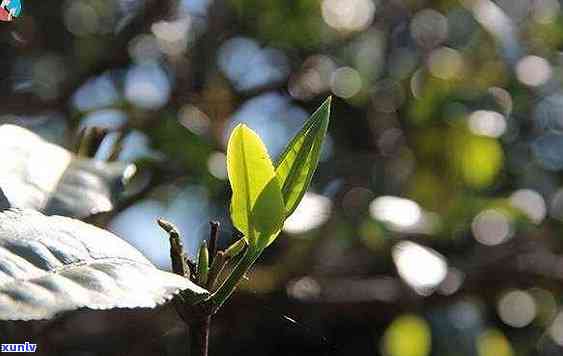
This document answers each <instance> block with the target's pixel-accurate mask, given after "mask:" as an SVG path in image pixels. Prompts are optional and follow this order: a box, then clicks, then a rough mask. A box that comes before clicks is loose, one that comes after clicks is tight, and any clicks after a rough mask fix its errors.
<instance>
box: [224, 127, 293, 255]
mask: <svg viewBox="0 0 563 356" xmlns="http://www.w3.org/2000/svg"><path fill="white" fill-rule="evenodd" d="M227 173H228V176H229V182H230V184H231V189H232V191H233V196H232V199H231V220H232V221H233V225H234V226H235V227H236V228H237V229H238V230H239V231H240V232H242V233H243V234H244V236H245V239H246V240H247V241H248V244H249V246H250V248H252V249H253V250H256V251H258V250H262V249H264V248H265V247H267V246H268V245H269V244H270V243H271V242H272V241H273V240H274V239H275V238H276V236H277V235H278V234H279V232H280V231H281V228H282V226H283V220H284V218H285V207H284V202H283V197H282V193H281V189H280V185H279V183H278V180H277V178H276V174H275V171H274V166H273V163H272V161H271V159H270V157H269V155H268V151H267V149H266V146H265V145H264V143H263V142H262V140H261V139H260V137H259V136H258V135H257V134H256V133H255V132H254V131H252V130H251V129H250V128H248V127H247V126H246V125H244V124H239V125H238V126H236V127H235V129H234V130H233V132H232V133H231V136H230V138H229V142H228V144H227Z"/></svg>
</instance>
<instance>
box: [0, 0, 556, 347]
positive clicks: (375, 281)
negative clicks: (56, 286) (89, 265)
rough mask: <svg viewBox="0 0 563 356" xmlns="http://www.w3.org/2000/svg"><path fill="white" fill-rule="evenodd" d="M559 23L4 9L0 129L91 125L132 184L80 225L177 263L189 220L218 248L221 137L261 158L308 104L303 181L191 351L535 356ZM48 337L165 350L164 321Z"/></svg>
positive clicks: (211, 0)
mask: <svg viewBox="0 0 563 356" xmlns="http://www.w3.org/2000/svg"><path fill="white" fill-rule="evenodd" d="M562 14H563V13H562V12H561V3H560V1H559V0H499V1H490V0H460V1H453V0H435V1H430V0H428V1H425V0H346V1H344V0H291V1H290V0H178V1H177V0H65V1H58V0H57V1H55V0H41V1H39V0H26V1H25V3H24V11H23V16H22V17H21V18H18V19H17V20H16V21H13V22H12V23H0V43H1V47H2V49H1V50H0V51H1V53H2V56H1V57H0V64H1V65H0V94H1V95H0V114H1V116H0V122H2V123H15V124H18V125H22V126H25V127H27V128H29V129H31V130H33V131H35V132H36V133H38V134H40V135H41V136H42V137H44V138H45V139H47V140H49V141H51V142H54V143H57V144H60V145H62V146H65V147H67V148H71V149H72V148H73V147H75V145H76V137H77V134H78V133H79V132H80V131H81V130H84V129H85V128H87V127H94V126H95V127H101V128H103V129H105V130H106V132H107V134H106V135H103V137H102V138H101V139H100V141H99V147H97V150H96V152H95V157H96V158H97V159H100V160H104V159H108V158H110V157H111V158H112V159H113V158H117V159H118V160H121V161H126V162H133V163H135V164H136V165H137V174H136V176H135V177H134V178H133V180H132V181H131V183H130V184H129V186H128V187H127V190H126V191H125V193H124V194H123V195H122V197H121V200H120V203H119V204H118V205H117V209H116V210H115V211H114V212H113V213H112V214H110V215H109V216H105V217H104V218H103V219H99V220H97V223H99V224H102V225H104V226H106V227H107V228H108V229H110V230H112V231H114V232H115V233H116V234H118V235H119V236H121V237H123V238H124V239H126V240H128V241H129V242H130V243H131V244H133V245H134V246H136V247H137V248H139V249H140V250H141V251H143V253H144V254H145V255H146V256H148V257H149V258H150V259H151V260H152V261H153V262H154V263H155V264H157V265H159V266H160V267H162V268H169V259H168V242H167V239H166V238H165V236H164V234H163V232H162V231H161V230H160V229H159V228H158V227H157V225H156V224H155V219H156V218H157V217H161V216H162V217H165V218H167V219H169V220H170V221H173V222H174V223H175V224H177V226H178V227H179V228H180V230H181V231H182V232H183V234H184V236H183V238H184V245H185V247H186V249H187V250H188V253H189V254H190V255H191V256H195V254H196V248H197V246H198V245H199V243H200V241H201V240H203V239H206V238H207V235H208V226H209V225H208V222H209V220H218V221H220V222H221V224H222V233H221V246H223V247H224V246H227V244H228V243H229V242H231V241H233V240H232V239H233V234H234V233H235V232H234V231H233V228H232V225H231V223H230V221H229V218H228V202H229V198H230V191H229V185H228V180H227V178H226V168H225V144H226V139H227V138H228V135H229V133H230V130H231V129H232V128H233V127H234V126H235V125H236V124H237V123H239V122H244V123H246V124H247V125H248V126H250V127H251V128H253V129H254V130H256V131H257V132H258V133H259V134H260V135H261V137H262V138H263V140H264V141H265V143H266V145H267V146H268V148H269V150H270V153H271V155H272V157H273V158H274V159H275V158H276V157H277V155H278V154H279V153H280V151H281V150H282V149H283V147H284V145H285V143H286V142H287V141H288V140H289V138H290V137H291V136H292V135H293V134H295V133H296V132H297V131H298V129H299V127H300V126H301V125H302V124H303V122H304V121H305V120H306V119H307V118H308V116H309V115H310V114H311V113H312V112H313V111H314V110H315V109H316V107H318V105H319V104H320V103H321V102H322V101H323V100H324V99H325V98H326V97H327V96H329V95H332V96H333V113H332V116H331V124H330V128H329V135H328V137H327V140H326V144H325V146H324V149H323V154H322V158H321V163H320V166H319V169H318V171H317V173H316V175H315V177H314V180H313V184H312V187H311V190H310V192H309V193H308V194H307V195H306V196H305V199H304V200H303V202H302V204H301V206H300V207H299V209H298V210H297V211H296V212H295V214H294V215H293V216H292V217H291V218H290V219H289V220H288V221H287V223H286V225H285V227H284V232H283V233H282V235H281V236H280V237H279V238H278V240H277V241H276V243H275V244H273V245H272V246H271V248H270V249H268V251H267V252H266V254H265V255H264V256H263V258H261V259H260V261H259V264H258V265H257V266H256V267H255V268H254V269H253V271H252V272H251V273H250V274H249V275H248V280H246V281H245V282H244V283H243V285H242V286H241V288H240V289H239V292H238V293H237V294H236V295H235V297H234V298H233V299H232V300H231V301H230V302H229V304H228V305H227V306H226V307H225V309H224V310H222V311H221V312H220V313H219V315H218V316H217V317H216V318H215V319H214V323H213V330H212V340H211V355H385V356H430V355H434V356H449V355H459V356H464V355H467V356H472V355H478V356H517V355H559V354H561V353H562V352H563V309H562V307H561V303H562V302H563V299H562V297H563V288H562V286H563V239H562V233H563V229H562V227H563V225H562V221H563V187H562V183H563V180H562V178H563V176H562V174H561V170H562V169H563V90H562V88H561V80H562V78H563V52H561V50H562V48H563V16H562ZM116 145H117V146H118V147H119V150H118V151H117V154H116V151H115V149H114V148H115V147H116ZM45 164H49V163H48V162H45ZM163 315H164V316H163ZM85 320H88V321H87V322H86V321H85ZM48 325H49V327H48V328H49V329H53V330H54V327H57V328H58V329H57V331H56V332H53V333H52V334H50V336H49V337H48V339H49V340H50V341H51V342H52V344H53V345H55V346H53V347H54V348H55V349H57V350H58V351H57V352H58V354H60V355H97V354H119V355H144V354H147V355H148V354H151V355H152V354H155V355H157V354H159V355H176V354H178V355H180V354H183V353H182V352H183V351H182V350H183V348H184V347H185V342H186V340H185V338H186V337H185V334H184V333H183V330H182V328H183V326H182V323H181V322H180V320H179V319H178V318H177V317H176V316H175V315H174V313H173V311H168V312H167V311H145V312H136V311H120V312H112V313H95V312H85V313H84V314H81V315H75V316H74V317H73V318H65V319H62V321H55V322H54V324H48ZM25 327H29V328H31V329H26V330H36V329H35V328H36V327H35V326H29V325H26V326H25Z"/></svg>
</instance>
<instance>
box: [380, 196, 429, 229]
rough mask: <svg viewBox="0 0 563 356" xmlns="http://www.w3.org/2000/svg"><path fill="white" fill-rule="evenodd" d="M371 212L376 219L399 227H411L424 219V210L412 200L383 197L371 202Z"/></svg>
mask: <svg viewBox="0 0 563 356" xmlns="http://www.w3.org/2000/svg"><path fill="white" fill-rule="evenodd" d="M369 212H370V214H371V216H372V217H373V218H374V219H377V220H381V221H383V222H387V223H390V224H392V225H395V226H397V227H402V228H407V227H411V226H413V225H415V224H417V223H418V222H420V220H421V218H422V209H420V206H419V205H418V204H417V203H415V202H414V201H412V200H409V199H404V198H399V197H393V196H382V197H379V198H377V199H375V200H374V201H372V202H371V204H370V206H369Z"/></svg>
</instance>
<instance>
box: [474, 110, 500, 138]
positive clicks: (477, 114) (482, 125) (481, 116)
mask: <svg viewBox="0 0 563 356" xmlns="http://www.w3.org/2000/svg"><path fill="white" fill-rule="evenodd" d="M468 125H469V130H471V132H473V133H474V134H476V135H481V136H488V137H494V138H496V137H500V136H502V134H503V133H504V132H505V131H506V120H505V119H504V115H502V114H500V113H498V112H496V111H490V110H477V111H474V112H473V113H472V114H471V115H469V119H468Z"/></svg>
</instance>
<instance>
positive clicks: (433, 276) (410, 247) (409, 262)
mask: <svg viewBox="0 0 563 356" xmlns="http://www.w3.org/2000/svg"><path fill="white" fill-rule="evenodd" d="M392 256H393V262H395V265H396V266H397V270H398V272H399V275H400V276H401V278H402V279H403V280H404V281H405V282H406V283H407V284H408V285H409V286H411V287H412V288H413V289H414V290H415V291H416V292H417V293H418V294H420V295H430V294H431V293H432V292H433V291H434V288H436V287H437V286H438V285H439V284H440V283H442V281H443V280H444V279H445V278H446V274H447V272H448V265H447V263H446V260H445V259H444V257H443V256H442V255H440V254H439V253H438V252H436V251H434V250H432V249H429V248H427V247H423V246H421V245H418V244H416V243H414V242H410V241H403V242H399V243H398V244H396V245H395V246H394V247H393V251H392Z"/></svg>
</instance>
